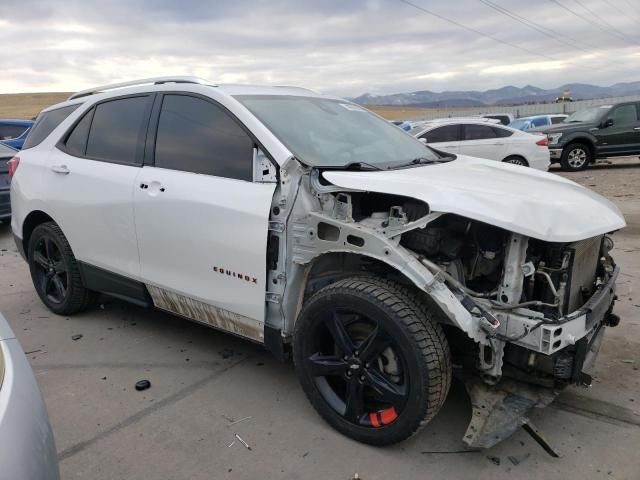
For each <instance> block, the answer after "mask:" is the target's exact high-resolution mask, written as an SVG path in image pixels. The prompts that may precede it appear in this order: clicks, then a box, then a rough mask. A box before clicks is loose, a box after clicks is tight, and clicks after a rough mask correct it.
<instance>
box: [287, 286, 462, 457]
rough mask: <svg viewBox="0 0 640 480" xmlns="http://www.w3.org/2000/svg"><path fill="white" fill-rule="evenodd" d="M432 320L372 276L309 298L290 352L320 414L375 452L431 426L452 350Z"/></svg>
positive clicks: (411, 299)
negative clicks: (292, 353) (423, 427)
mask: <svg viewBox="0 0 640 480" xmlns="http://www.w3.org/2000/svg"><path fill="white" fill-rule="evenodd" d="M436 318H437V316H436V315H434V314H433V312H431V311H430V310H429V309H428V308H427V307H426V305H425V304H424V303H422V302H421V301H420V299H419V297H418V296H417V295H416V292H412V291H410V290H409V289H407V288H405V287H402V286H400V285H398V284H396V283H394V282H391V281H389V280H385V279H381V278H375V277H372V276H371V277H362V276H359V277H352V278H348V279H345V280H340V281H338V282H335V283H333V284H331V285H328V286H326V287H324V288H322V289H321V290H319V291H318V292H316V293H315V294H314V295H312V296H311V297H310V298H309V299H308V300H307V301H306V302H305V304H304V306H303V309H302V311H301V313H300V315H299V317H298V320H297V322H296V327H295V334H294V344H293V352H294V361H295V366H296V371H297V373H298V377H299V379H300V382H301V384H302V387H303V389H304V391H305V393H306V395H307V397H308V398H309V400H310V401H311V403H312V405H313V406H314V407H315V408H316V410H317V411H318V413H319V414H320V415H321V416H322V417H323V418H324V419H325V420H326V421H327V422H328V423H329V424H331V425H332V426H333V427H334V428H336V429H337V430H338V431H340V432H342V433H343V434H345V435H347V436H349V437H351V438H353V439H356V440H358V441H361V442H364V443H369V444H372V445H387V444H392V443H396V442H399V441H401V440H404V439H405V438H407V437H409V436H411V435H412V434H413V433H415V432H416V431H417V430H418V429H419V428H420V427H422V426H423V425H425V424H426V423H428V422H429V421H430V420H431V418H433V416H435V414H436V413H437V412H438V410H439V409H440V407H441V406H442V404H443V403H444V400H445V398H446V395H447V392H448V390H449V386H450V383H451V360H450V353H449V346H448V344H447V340H446V338H445V336H444V333H443V331H442V329H441V327H440V325H438V323H437V322H436Z"/></svg>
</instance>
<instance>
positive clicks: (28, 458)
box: [0, 313, 60, 480]
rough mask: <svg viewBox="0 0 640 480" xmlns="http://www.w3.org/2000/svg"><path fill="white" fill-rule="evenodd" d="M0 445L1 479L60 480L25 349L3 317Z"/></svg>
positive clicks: (0, 331)
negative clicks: (23, 349)
mask: <svg viewBox="0 0 640 480" xmlns="http://www.w3.org/2000/svg"><path fill="white" fill-rule="evenodd" d="M0 445H1V446H2V447H1V448H0V479H3V480H4V479H12V480H13V479H15V480H18V479H19V480H59V479H60V471H59V469H58V458H57V454H56V447H55V443H54V441H53V432H52V431H51V426H50V425H49V416H48V415H47V410H46V408H45V406H44V402H43V400H42V395H41V394H40V390H39V389H38V384H37V382H36V379H35V377H34V376H33V371H32V370H31V366H30V365H29V362H28V361H27V358H26V357H25V355H24V352H23V351H22V347H21V346H20V343H19V342H18V340H17V339H16V336H15V334H14V333H13V331H12V330H11V328H10V327H9V324H8V323H7V321H6V320H5V318H4V316H3V315H2V314H1V313H0Z"/></svg>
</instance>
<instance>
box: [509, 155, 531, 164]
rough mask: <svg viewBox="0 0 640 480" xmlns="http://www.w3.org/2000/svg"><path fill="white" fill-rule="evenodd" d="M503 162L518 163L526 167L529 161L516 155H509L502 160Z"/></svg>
mask: <svg viewBox="0 0 640 480" xmlns="http://www.w3.org/2000/svg"><path fill="white" fill-rule="evenodd" d="M503 162H504V163H510V164H511V165H520V166H522V167H528V166H529V162H527V161H526V160H525V159H524V158H522V157H519V156H518V155H511V156H510V157H507V158H505V159H504V160H503Z"/></svg>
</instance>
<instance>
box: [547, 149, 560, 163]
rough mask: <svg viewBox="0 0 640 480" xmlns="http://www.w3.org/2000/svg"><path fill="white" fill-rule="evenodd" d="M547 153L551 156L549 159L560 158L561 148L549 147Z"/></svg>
mask: <svg viewBox="0 0 640 480" xmlns="http://www.w3.org/2000/svg"><path fill="white" fill-rule="evenodd" d="M549 155H550V156H551V160H560V158H562V149H561V148H550V149H549Z"/></svg>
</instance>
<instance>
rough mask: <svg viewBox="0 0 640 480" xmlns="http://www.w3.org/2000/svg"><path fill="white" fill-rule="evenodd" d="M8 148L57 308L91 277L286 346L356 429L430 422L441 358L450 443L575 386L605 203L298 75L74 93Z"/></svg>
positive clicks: (595, 302) (591, 328) (592, 329)
mask: <svg viewBox="0 0 640 480" xmlns="http://www.w3.org/2000/svg"><path fill="white" fill-rule="evenodd" d="M488 128H493V127H488ZM10 163H11V165H10V172H11V175H12V176H13V177H12V182H11V201H12V205H13V216H12V222H11V226H12V229H13V233H14V235H15V240H16V245H17V246H18V249H19V250H20V251H21V252H22V253H23V254H24V256H25V259H26V260H27V261H28V263H29V268H30V271H31V276H32V279H33V284H34V287H35V290H36V292H37V293H38V295H39V297H40V299H41V300H42V301H43V302H44V304H45V305H46V306H47V307H48V308H49V309H50V310H51V311H53V312H55V313H57V314H62V315H69V314H73V313H76V312H79V311H81V310H83V309H86V308H88V307H89V306H90V305H92V303H93V302H94V298H95V294H96V292H102V293H106V294H109V295H112V296H114V297H117V298H120V299H123V300H127V301H130V302H133V303H134V304H137V305H140V306H146V307H156V308H159V309H162V310H166V311H169V312H172V313H174V314H177V315H180V316H182V317H186V318H189V319H191V320H195V321H198V322H202V323H204V324H206V325H209V326H211V327H215V328H218V329H221V330H224V331H226V332H230V333H233V334H235V335H238V336H241V337H244V338H247V339H250V340H252V341H254V342H257V343H259V344H262V345H264V346H265V347H266V348H267V349H268V350H270V351H271V352H273V353H275V354H276V355H277V356H278V357H280V358H283V359H284V358H287V357H289V356H293V359H294V363H295V367H296V371H297V374H298V376H299V378H300V382H301V384H302V387H303V389H304V391H305V393H306V394H307V396H308V398H309V399H310V401H311V403H312V404H313V406H314V407H315V408H316V410H317V411H318V412H319V414H320V415H321V416H322V417H323V418H324V419H325V420H326V421H327V422H328V423H330V424H331V425H332V426H333V427H334V428H336V429H337V430H339V431H340V432H342V433H344V434H345V435H348V436H349V437H351V438H354V439H356V440H359V441H362V442H366V443H370V444H375V445H385V444H391V443H394V442H398V441H401V440H404V439H406V438H408V437H409V436H411V435H412V434H413V433H415V432H416V431H417V430H418V429H419V428H420V427H422V426H423V425H426V424H427V423H428V422H429V421H430V420H431V419H432V418H433V417H434V416H435V415H436V413H437V412H438V410H439V409H440V407H441V406H442V404H443V403H444V401H445V398H446V397H447V392H448V390H449V386H450V384H451V378H452V374H453V368H452V365H453V364H455V365H460V366H464V370H463V371H464V374H465V375H466V384H467V386H468V387H469V389H470V395H471V398H472V405H473V409H474V413H473V415H472V421H471V424H470V426H469V430H468V431H467V433H466V434H465V436H464V441H465V442H467V443H468V444H469V445H472V446H476V447H488V446H491V445H493V444H495V443H497V442H499V441H500V440H503V439H505V438H506V437H508V436H509V435H511V433H513V432H514V431H515V430H516V429H517V428H519V427H520V426H521V425H522V424H523V423H525V422H526V421H527V415H528V414H529V412H530V411H531V410H532V409H533V408H534V407H541V406H544V405H546V404H548V403H549V402H550V401H551V400H552V399H553V398H554V396H555V394H556V393H557V392H558V391H559V390H561V389H562V388H563V387H565V386H567V385H570V384H588V383H590V377H589V371H590V370H589V369H590V368H591V366H592V365H593V361H594V359H595V357H596V355H597V351H598V348H597V347H598V346H599V344H600V342H601V341H602V338H603V333H604V331H605V330H606V328H604V327H606V326H615V325H616V324H617V320H618V319H617V317H616V316H615V315H614V314H612V310H611V309H612V308H613V303H614V298H615V288H616V287H615V280H616V278H617V276H618V272H619V268H618V267H617V266H616V265H615V262H614V261H613V259H612V258H611V256H610V255H609V252H610V250H611V248H612V247H613V243H612V241H611V239H610V237H609V236H607V234H608V233H609V232H612V231H615V230H617V229H620V228H622V227H624V226H625V221H624V219H623V217H622V215H621V214H620V211H619V210H618V209H617V207H616V206H615V205H613V204H612V203H611V202H609V201H607V200H606V199H604V198H602V197H600V196H599V195H597V194H595V193H593V192H591V191H590V190H588V189H585V188H583V187H581V186H579V185H577V184H575V183H573V182H571V181H569V180H567V179H564V178H562V177H559V176H557V175H551V174H548V173H544V172H538V171H533V170H529V169H523V168H519V167H514V166H513V165H504V164H501V163H498V162H491V161H487V160H483V159H478V158H472V157H466V156H464V155H459V156H457V157H453V156H451V155H449V154H441V153H439V152H437V151H434V150H432V149H430V148H428V147H427V146H425V145H423V144H422V143H420V142H419V141H418V140H416V139H415V138H412V137H411V136H410V135H407V134H406V133H405V132H403V131H402V130H400V129H399V128H397V127H395V126H394V125H392V124H391V123H389V122H387V121H385V120H383V119H382V118H380V117H378V116H377V115H375V114H373V113H371V112H369V111H367V110H366V109H364V108H362V107H360V106H358V105H355V104H353V103H351V102H349V101H346V100H342V99H338V98H331V97H326V96H322V95H320V94H317V93H315V92H312V91H310V90H306V89H300V88H292V87H257V86H239V85H229V86H225V85H213V84H210V83H209V82H207V81H205V80H200V79H197V78H192V77H168V78H167V77H164V78H156V79H147V80H141V81H138V82H131V83H127V84H116V85H111V86H106V87H100V88H96V89H92V90H89V91H84V92H79V93H77V94H74V95H72V96H71V97H70V98H69V100H68V101H66V102H63V103H61V104H59V105H55V106H52V107H50V108H48V109H46V110H45V111H43V112H42V113H41V114H40V115H39V116H38V119H37V121H36V123H35V126H34V127H33V130H32V131H31V133H30V135H29V137H28V138H27V140H26V143H25V146H24V149H23V150H22V151H21V152H20V153H19V154H18V155H17V156H16V157H14V158H13V159H12V160H11V162H10ZM576 205H579V206H580V208H576ZM52 321H54V322H55V320H52ZM503 366H504V368H503ZM250 388H251V386H250V385H249V384H247V389H250Z"/></svg>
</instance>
